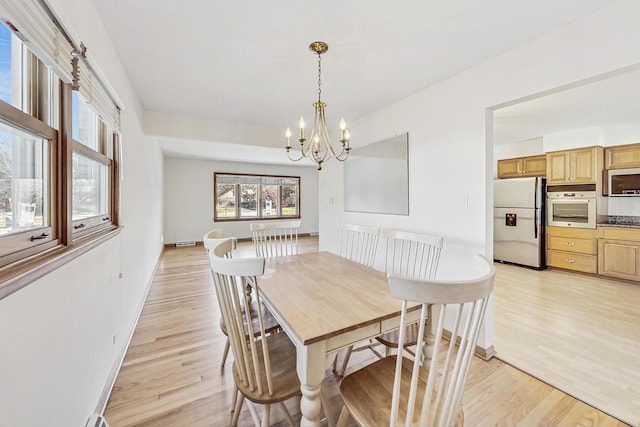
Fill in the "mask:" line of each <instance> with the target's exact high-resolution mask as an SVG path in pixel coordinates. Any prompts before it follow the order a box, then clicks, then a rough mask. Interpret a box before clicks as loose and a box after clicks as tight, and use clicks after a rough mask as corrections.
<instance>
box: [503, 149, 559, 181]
mask: <svg viewBox="0 0 640 427" xmlns="http://www.w3.org/2000/svg"><path fill="white" fill-rule="evenodd" d="M546 173H547V156H545V155H544V154H542V155H539V156H527V157H516V158H513V159H502V160H498V178H500V179H502V178H521V177H526V176H545V174H546Z"/></svg>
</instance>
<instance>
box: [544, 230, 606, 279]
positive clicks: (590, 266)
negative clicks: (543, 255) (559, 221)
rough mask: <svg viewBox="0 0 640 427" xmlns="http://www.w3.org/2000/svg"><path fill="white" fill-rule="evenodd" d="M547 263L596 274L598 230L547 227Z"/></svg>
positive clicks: (551, 265) (552, 265)
mask: <svg viewBox="0 0 640 427" xmlns="http://www.w3.org/2000/svg"><path fill="white" fill-rule="evenodd" d="M547 265H548V266H549V267H558V268H566V269H568V270H574V271H580V272H583V273H593V274H596V273H597V272H598V233H597V231H596V230H595V229H586V228H571V227H547Z"/></svg>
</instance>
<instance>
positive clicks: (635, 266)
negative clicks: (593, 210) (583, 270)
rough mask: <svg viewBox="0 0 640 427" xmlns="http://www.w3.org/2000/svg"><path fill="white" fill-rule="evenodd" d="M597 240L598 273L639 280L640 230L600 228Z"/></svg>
mask: <svg viewBox="0 0 640 427" xmlns="http://www.w3.org/2000/svg"><path fill="white" fill-rule="evenodd" d="M600 231H601V238H600V239H598V273H599V274H602V275H604V276H610V277H617V278H620V279H630V280H640V229H634V228H623V227H601V228H600Z"/></svg>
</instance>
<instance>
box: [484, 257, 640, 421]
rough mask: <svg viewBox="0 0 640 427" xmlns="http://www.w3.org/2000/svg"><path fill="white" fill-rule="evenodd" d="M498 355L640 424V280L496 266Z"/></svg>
mask: <svg viewBox="0 0 640 427" xmlns="http://www.w3.org/2000/svg"><path fill="white" fill-rule="evenodd" d="M496 269H497V273H496V286H495V292H494V295H495V307H494V309H495V311H494V343H495V347H496V350H497V351H498V358H500V359H501V360H503V361H505V362H507V363H510V364H512V365H514V366H517V367H518V368H520V369H522V370H524V371H525V372H527V373H529V374H531V375H534V376H536V377H538V378H541V379H543V380H544V381H546V382H547V383H549V384H552V385H553V386H555V387H557V388H559V389H561V390H563V391H565V392H566V393H569V394H571V395H573V396H575V397H577V398H579V399H581V400H583V401H584V402H587V403H589V404H591V405H593V406H595V407H597V408H599V409H600V410H603V411H605V412H607V413H609V414H611V415H613V416H615V417H617V418H619V419H621V420H623V421H625V422H627V423H629V424H631V425H634V426H637V425H640V309H639V304H640V286H638V285H634V284H629V283H624V282H621V281H616V280H609V279H604V278H602V277H596V276H588V275H583V274H576V273H571V272H566V271H562V270H557V269H556V270H543V271H532V270H528V269H526V268H522V267H516V266H511V265H504V264H496Z"/></svg>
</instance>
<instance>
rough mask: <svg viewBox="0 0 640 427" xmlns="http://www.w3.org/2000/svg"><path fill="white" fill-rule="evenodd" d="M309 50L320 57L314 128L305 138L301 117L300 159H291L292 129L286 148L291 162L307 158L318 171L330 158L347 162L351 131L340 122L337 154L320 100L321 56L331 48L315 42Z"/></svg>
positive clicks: (289, 131) (323, 105)
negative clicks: (316, 166)
mask: <svg viewBox="0 0 640 427" xmlns="http://www.w3.org/2000/svg"><path fill="white" fill-rule="evenodd" d="M309 50H310V51H311V52H314V53H316V54H317V55H318V101H317V102H314V103H313V104H312V105H313V108H314V110H315V112H314V116H313V128H311V133H310V134H309V139H307V138H305V132H304V128H305V122H304V118H302V117H300V121H299V122H298V126H299V127H300V137H299V138H298V141H299V142H300V157H298V158H293V157H291V129H289V128H287V130H286V132H285V136H286V138H287V145H286V146H285V149H286V150H287V156H288V157H289V159H290V160H293V161H294V162H297V161H298V160H301V159H303V158H305V157H306V158H308V159H311V160H313V161H314V162H316V163H317V164H318V170H322V163H323V162H324V161H325V160H326V159H327V158H328V157H334V158H336V159H337V160H339V161H341V162H344V161H345V160H347V158H348V157H349V150H351V148H350V147H349V130H348V129H347V124H346V123H345V121H344V119H341V120H340V140H339V141H340V143H341V144H342V147H340V152H339V153H337V152H336V150H334V149H333V145H332V144H331V139H330V138H329V132H328V131H327V124H326V122H325V118H324V107H326V106H327V104H325V103H324V102H322V100H321V99H320V95H321V93H322V89H321V85H322V59H321V55H322V54H323V53H325V52H326V51H327V50H329V46H328V45H327V44H326V43H325V42H313V43H311V44H310V45H309Z"/></svg>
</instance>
